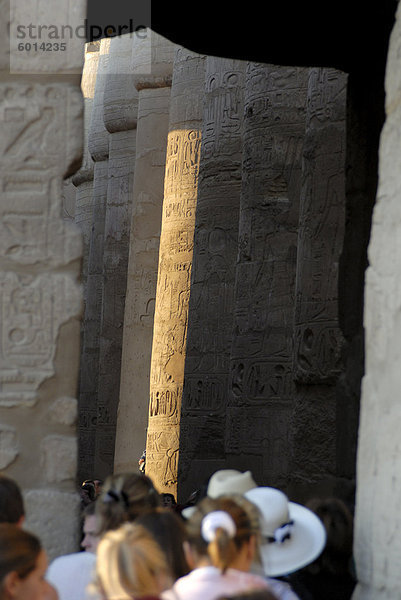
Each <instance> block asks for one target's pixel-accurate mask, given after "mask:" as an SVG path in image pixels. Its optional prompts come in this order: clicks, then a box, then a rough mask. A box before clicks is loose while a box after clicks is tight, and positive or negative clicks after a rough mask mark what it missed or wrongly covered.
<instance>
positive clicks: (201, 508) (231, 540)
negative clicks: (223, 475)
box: [187, 496, 259, 573]
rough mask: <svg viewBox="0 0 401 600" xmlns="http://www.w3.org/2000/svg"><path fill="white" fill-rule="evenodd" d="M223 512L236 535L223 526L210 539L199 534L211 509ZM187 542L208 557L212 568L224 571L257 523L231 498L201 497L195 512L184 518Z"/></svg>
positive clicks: (201, 554) (254, 534) (255, 531)
mask: <svg viewBox="0 0 401 600" xmlns="http://www.w3.org/2000/svg"><path fill="white" fill-rule="evenodd" d="M214 511H224V512H226V513H228V515H229V516H230V517H231V518H232V520H233V522H234V525H235V529H236V531H235V534H234V535H230V532H229V531H227V530H226V529H225V528H224V527H217V529H216V530H215V536H214V539H213V540H212V541H210V542H208V541H206V540H205V539H204V538H203V537H202V522H203V520H204V518H205V517H206V516H207V515H208V514H209V513H211V512H214ZM187 533H188V541H189V543H190V544H191V546H192V547H193V548H194V550H195V551H196V552H197V554H198V555H200V556H208V557H209V558H210V560H211V562H212V564H213V565H214V566H215V567H218V568H219V569H221V571H222V572H223V573H224V572H225V571H226V569H227V568H228V567H229V566H230V565H231V564H232V563H233V562H234V560H235V558H236V557H237V555H238V552H239V551H240V550H241V548H242V547H243V545H244V544H245V543H246V542H249V540H250V539H251V537H252V536H256V537H257V536H258V534H259V522H258V521H257V519H256V520H255V519H253V518H252V517H251V516H250V515H249V514H248V512H247V511H246V510H245V508H243V507H242V506H240V500H239V499H237V500H234V496H233V497H229V496H226V497H220V498H216V499H213V498H208V497H206V498H204V499H203V500H201V501H200V502H199V504H197V506H196V511H195V512H194V514H193V515H192V516H191V517H190V518H189V519H188V521H187Z"/></svg>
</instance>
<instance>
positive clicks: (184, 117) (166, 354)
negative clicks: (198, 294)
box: [146, 48, 205, 494]
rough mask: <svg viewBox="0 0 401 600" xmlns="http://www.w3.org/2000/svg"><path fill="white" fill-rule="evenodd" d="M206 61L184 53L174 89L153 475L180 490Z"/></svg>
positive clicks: (158, 313)
mask: <svg viewBox="0 0 401 600" xmlns="http://www.w3.org/2000/svg"><path fill="white" fill-rule="evenodd" d="M204 63H205V58H204V57H202V56H199V55H197V54H193V53H191V52H189V51H187V50H185V49H183V48H178V49H177V51H176V55H175V60H174V71H173V81H172V88H171V105H170V124H169V133H168V140H167V155H166V171H165V182H164V199H163V214H162V229H161V236H160V249H159V268H158V280H157V295H156V307H155V317H154V329H153V348H152V360H151V371H150V402H149V425H148V432H147V443H146V456H147V458H146V462H147V474H148V475H149V476H150V477H151V478H153V479H154V482H155V484H156V486H157V487H158V488H159V489H160V491H169V492H172V493H173V494H175V493H176V487H177V465H178V452H179V430H180V413H181V400H182V391H183V384H184V364H185V352H186V336H187V326H188V301H189V294H190V275H191V266H192V253H193V232H194V226H195V211H196V201H197V187H198V170H199V158H200V147H201V128H202V118H203V93H204V81H205V64H204Z"/></svg>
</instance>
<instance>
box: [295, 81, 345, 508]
mask: <svg viewBox="0 0 401 600" xmlns="http://www.w3.org/2000/svg"><path fill="white" fill-rule="evenodd" d="M346 84H347V76H346V75H345V74H344V73H341V72H340V71H336V70H334V69H311V70H310V72H309V84H308V103H307V119H306V133H305V142H304V150H303V163H302V189H301V204H300V215H299V233H298V260H297V282H296V305H295V324H294V325H295V330H294V336H295V348H294V375H295V383H296V394H295V403H294V415H293V423H292V431H293V437H292V444H293V447H292V455H293V461H292V469H291V485H292V487H294V488H295V489H296V490H297V493H298V494H299V493H300V491H301V489H302V488H304V489H303V491H304V493H305V495H306V496H308V495H310V494H312V493H313V492H312V490H313V486H317V487H316V494H317V493H318V492H320V493H324V491H323V490H325V493H326V495H331V494H333V493H340V490H338V492H336V491H335V485H336V481H337V436H338V437H339V438H340V439H341V430H342V429H344V430H345V431H348V428H347V424H346V411H345V410H343V411H340V412H339V414H338V416H337V410H336V405H337V398H336V396H337V388H336V384H337V382H338V378H339V376H340V375H341V373H342V372H343V370H344V367H343V365H342V362H341V347H342V343H343V339H342V335H341V331H340V327H339V315H338V271H339V268H338V264H339V257H340V254H341V251H342V245H343V239H344V225H345V175H344V169H345V111H346ZM342 419H344V422H343V423H342ZM342 441H343V446H344V447H346V444H347V442H346V440H342ZM340 446H341V444H340ZM339 451H340V452H341V451H342V449H341V447H340V448H339ZM347 468H350V469H351V468H352V467H351V465H347ZM342 488H343V489H342V490H341V492H342V493H344V494H345V491H346V490H345V486H344V485H343V486H342Z"/></svg>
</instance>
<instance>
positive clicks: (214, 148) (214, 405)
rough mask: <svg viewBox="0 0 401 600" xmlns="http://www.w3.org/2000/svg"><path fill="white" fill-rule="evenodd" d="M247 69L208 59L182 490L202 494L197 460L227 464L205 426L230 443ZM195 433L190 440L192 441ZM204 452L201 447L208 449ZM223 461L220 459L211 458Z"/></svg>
mask: <svg viewBox="0 0 401 600" xmlns="http://www.w3.org/2000/svg"><path fill="white" fill-rule="evenodd" d="M245 65H246V63H244V62H241V61H236V60H231V59H222V58H215V57H207V60H206V78H205V105H204V115H203V130H202V150H201V162H200V167H199V186H198V204H197V213H196V224H195V234H194V261H193V265H192V281H191V296H190V305H189V330H188V342H187V356H186V363H185V382H184V393H183V406H182V416H181V422H182V425H183V426H184V423H185V421H186V420H190V421H191V423H192V425H193V427H191V428H190V429H185V426H184V427H183V428H182V431H181V438H180V446H181V449H182V450H181V451H180V490H181V492H182V493H184V490H185V493H189V492H190V490H191V489H194V488H196V485H197V482H196V480H194V477H195V474H194V473H193V472H192V471H191V468H190V466H191V462H192V460H193V458H194V455H195V454H197V455H199V454H202V455H203V453H204V451H205V449H204V448H203V447H202V446H204V445H207V446H208V456H209V458H215V459H221V460H224V455H223V449H224V446H223V444H222V443H219V444H212V445H211V444H210V440H209V441H208V440H207V436H206V431H205V423H206V422H208V423H209V420H210V419H211V418H213V419H214V435H216V436H217V437H218V438H219V439H220V440H222V439H223V438H224V427H225V407H226V391H225V390H226V388H227V379H228V377H229V370H230V362H229V357H230V354H229V351H230V346H231V339H232V311H233V292H234V279H235V264H236V259H237V237H238V213H239V200H240V189H241V183H240V182H241V159H242V154H241V149H242V137H241V136H242V119H243V84H244V75H245ZM185 432H187V435H186V433H185ZM210 435H211V434H210ZM200 446H201V447H200ZM211 449H214V450H215V451H216V452H217V454H216V455H215V456H213V453H212V452H211V451H210V450H211Z"/></svg>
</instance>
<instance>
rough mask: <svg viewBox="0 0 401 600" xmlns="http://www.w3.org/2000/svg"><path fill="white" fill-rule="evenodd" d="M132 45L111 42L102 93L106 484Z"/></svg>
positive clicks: (131, 139) (101, 455) (123, 279)
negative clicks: (105, 168) (106, 134)
mask: <svg viewBox="0 0 401 600" xmlns="http://www.w3.org/2000/svg"><path fill="white" fill-rule="evenodd" d="M132 44H133V37H132V36H131V35H125V36H121V37H115V38H113V39H111V40H110V48H109V54H108V70H107V75H106V81H105V86H104V93H103V121H104V124H105V127H106V129H107V131H108V132H109V134H110V135H109V160H108V171H107V177H108V179H107V202H106V207H105V215H104V218H105V224H104V239H103V267H102V311H101V321H100V330H99V366H98V369H99V371H98V393H97V421H96V443H95V459H94V473H95V474H96V476H97V477H100V478H101V479H104V478H105V477H106V476H107V475H108V474H110V473H112V472H113V462H114V444H115V434H116V422H117V405H118V398H119V390H120V370H121V350H122V336H123V321H124V304H125V293H126V287H127V268H128V252H129V238H130V223H131V204H132V185H133V178H134V166H135V143H136V120H137V109H138V97H137V96H138V93H137V90H136V89H135V85H134V78H133V76H132V74H131V72H130V63H131V52H132Z"/></svg>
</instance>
